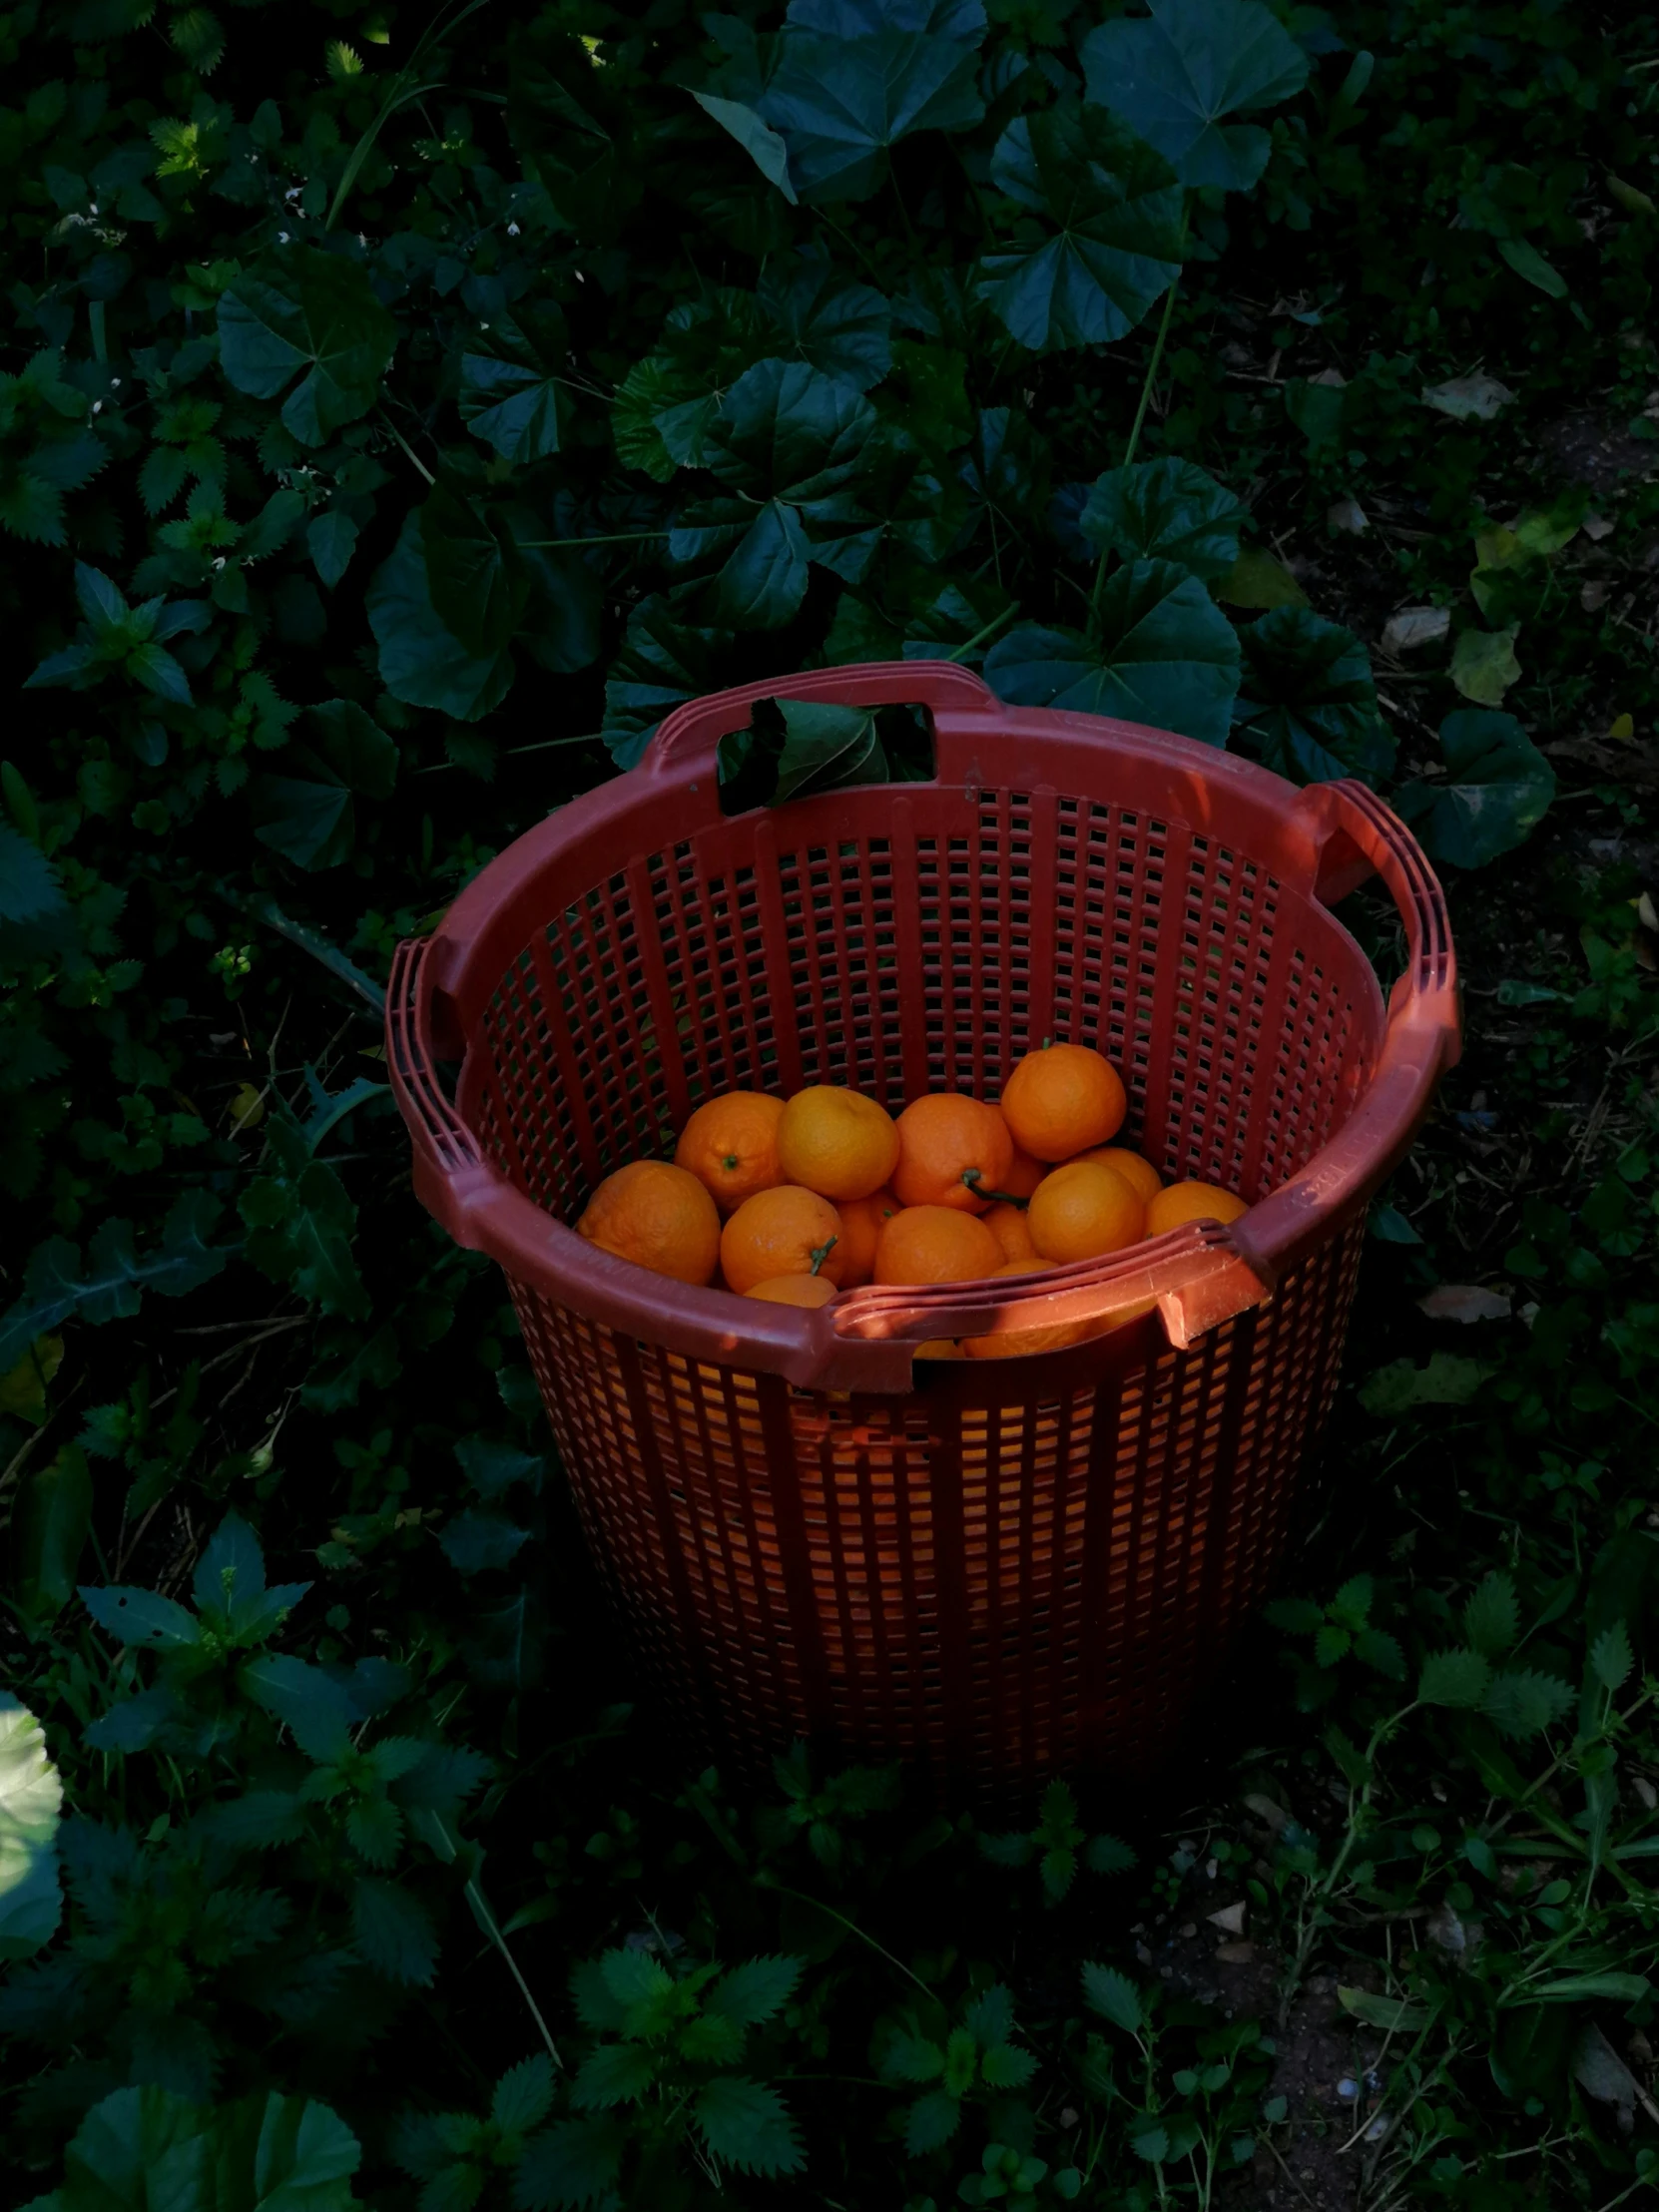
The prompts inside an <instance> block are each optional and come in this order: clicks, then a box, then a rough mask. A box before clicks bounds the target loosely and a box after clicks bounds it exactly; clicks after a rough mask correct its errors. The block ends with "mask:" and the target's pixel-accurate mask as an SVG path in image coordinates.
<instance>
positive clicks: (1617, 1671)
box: [1590, 1621, 1636, 1691]
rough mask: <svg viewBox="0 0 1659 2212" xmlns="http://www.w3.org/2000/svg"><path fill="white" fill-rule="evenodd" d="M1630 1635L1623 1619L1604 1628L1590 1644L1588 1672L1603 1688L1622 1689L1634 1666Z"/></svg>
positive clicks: (1610, 1689)
mask: <svg viewBox="0 0 1659 2212" xmlns="http://www.w3.org/2000/svg"><path fill="white" fill-rule="evenodd" d="M1635 1664H1636V1660H1635V1655H1634V1653H1633V1652H1632V1651H1631V1649H1630V1637H1629V1634H1628V1632H1627V1630H1626V1628H1625V1625H1624V1623H1623V1621H1615V1622H1614V1623H1613V1625H1612V1627H1611V1628H1605V1629H1603V1630H1602V1632H1601V1634H1600V1635H1599V1636H1598V1637H1597V1638H1596V1640H1595V1642H1594V1643H1593V1644H1592V1645H1591V1646H1590V1672H1591V1673H1592V1674H1593V1675H1594V1676H1595V1678H1596V1680H1597V1681H1598V1682H1599V1683H1600V1684H1601V1686H1602V1688H1603V1689H1604V1690H1609V1691H1616V1690H1622V1689H1623V1688H1624V1685H1625V1684H1626V1682H1628V1681H1629V1679H1630V1671H1631V1669H1632V1668H1633V1667H1634V1666H1635Z"/></svg>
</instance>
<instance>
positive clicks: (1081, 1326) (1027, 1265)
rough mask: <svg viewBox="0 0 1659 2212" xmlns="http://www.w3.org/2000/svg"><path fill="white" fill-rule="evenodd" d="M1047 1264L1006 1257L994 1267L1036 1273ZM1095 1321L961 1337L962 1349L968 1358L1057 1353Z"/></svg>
mask: <svg viewBox="0 0 1659 2212" xmlns="http://www.w3.org/2000/svg"><path fill="white" fill-rule="evenodd" d="M1047 1265H1048V1263H1047V1262H1046V1261H1043V1260H1010V1261H1009V1262H1008V1263H1007V1264H1006V1266H1004V1267H1000V1268H998V1269H997V1271H996V1272H997V1274H998V1275H1037V1274H1041V1273H1042V1272H1043V1271H1044V1269H1045V1268H1046V1266H1047ZM1095 1327H1096V1324H1095V1323H1093V1322H1089V1321H1067V1322H1050V1323H1049V1324H1048V1325H1047V1326H1046V1327H1045V1328H1042V1329H1012V1330H1009V1331H1008V1332H1007V1333H1006V1334H1005V1335H1003V1336H1000V1337H964V1338H963V1339H962V1350H963V1351H964V1352H965V1353H966V1354H967V1356H968V1358H969V1359H970V1360H1023V1359H1024V1358H1025V1357H1026V1355H1027V1354H1028V1353H1033V1352H1059V1351H1061V1350H1063V1349H1064V1347H1065V1346H1067V1345H1078V1344H1081V1343H1082V1342H1083V1339H1084V1338H1085V1337H1087V1336H1091V1335H1092V1334H1093V1333H1094V1330H1095Z"/></svg>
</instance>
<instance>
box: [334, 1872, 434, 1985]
mask: <svg viewBox="0 0 1659 2212" xmlns="http://www.w3.org/2000/svg"><path fill="white" fill-rule="evenodd" d="M351 1931H352V1934H353V1936H355V1938H356V1943H357V1948H358V1949H359V1950H360V1951H361V1952H362V1954H363V1956H364V1958H366V1959H367V1961H368V1963H369V1964H370V1965H371V1966H372V1967H373V1968H374V1970H375V1971H376V1973H382V1974H384V1975H385V1977H386V1979H387V1980H388V1981H399V1982H405V1983H412V1984H414V1985H415V1986H416V1987H419V1988H424V1987H426V1986H427V1984H428V1983H429V1982H430V1981H431V1979H432V1974H433V1971H434V1969H435V1967H436V1965H437V1958H438V1938H437V1935H436V1932H435V1931H434V1929H433V1927H432V1922H431V1917H430V1916H429V1914H428V1913H427V1911H426V1908H425V1907H424V1906H423V1905H422V1904H421V1903H420V1901H419V1899H418V1898H416V1897H415V1896H414V1895H413V1894H412V1893H411V1892H410V1891H408V1890H406V1889H404V1888H403V1887H402V1885H401V1884H400V1883H396V1882H386V1881H382V1880H381V1878H380V1877H379V1876H378V1875H359V1876H358V1878H357V1881H356V1883H355V1885H354V1886H353V1888H352V1892H351Z"/></svg>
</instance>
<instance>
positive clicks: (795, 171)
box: [754, 6, 985, 202]
mask: <svg viewBox="0 0 1659 2212" xmlns="http://www.w3.org/2000/svg"><path fill="white" fill-rule="evenodd" d="M975 13H977V26H976V27H973V26H972V18H973V16H974V14H975ZM906 17H909V18H910V19H911V20H910V21H909V22H906V20H905V18H906ZM938 18H944V19H946V20H950V19H954V21H955V23H956V24H957V25H959V26H961V27H962V30H963V32H964V34H965V35H962V36H957V35H953V33H952V32H951V31H949V30H943V29H934V28H931V27H930V19H938ZM866 22H867V27H866V23H861V24H859V26H858V28H857V29H856V30H855V31H853V30H849V29H847V28H844V27H843V28H839V29H836V30H834V31H826V32H821V31H820V30H818V29H816V28H813V27H810V23H809V22H808V21H805V20H804V19H803V14H802V11H801V10H800V9H799V8H792V10H791V11H790V22H789V26H788V28H787V29H786V30H785V32H784V34H783V36H782V38H781V40H780V42H779V50H778V62H777V67H776V68H775V70H774V71H773V74H772V78H771V81H770V83H769V84H768V85H767V86H766V88H765V90H764V91H763V92H762V93H761V94H760V96H759V98H758V99H757V100H756V101H755V103H754V105H755V107H756V109H757V111H758V112H759V114H760V116H761V119H762V121H763V122H765V123H766V124H768V125H769V126H770V127H771V129H773V130H774V131H776V132H778V133H779V135H780V136H781V137H782V138H783V140H784V143H785V145H786V146H787V147H788V149H789V173H790V176H791V178H792V179H793V180H794V183H795V188H796V191H797V192H798V193H799V194H800V196H801V198H802V199H803V200H806V201H809V202H814V201H834V200H867V199H868V198H869V197H870V195H871V194H872V193H873V192H876V191H878V190H879V188H880V187H881V185H882V184H883V183H884V182H885V180H886V175H887V149H888V148H889V147H890V146H894V145H896V144H897V143H898V141H899V140H900V139H905V138H908V137H910V136H911V135H912V134H913V133H914V132H916V131H968V130H971V129H972V128H973V126H974V125H975V124H976V123H977V122H979V120H980V118H981V117H982V116H983V115H984V112H985V105H984V102H983V101H982V100H981V99H980V97H979V91H978V84H977V78H978V59H977V56H976V54H975V51H974V49H975V47H976V46H977V45H978V43H979V41H980V39H981V38H983V36H984V28H985V19H984V14H983V12H982V11H974V10H970V9H964V8H961V7H959V6H944V7H935V8H933V9H930V10H926V11H920V10H917V9H915V8H901V9H896V10H892V11H887V10H883V11H882V12H881V13H880V14H879V15H876V14H873V12H872V13H871V15H870V16H869V17H868V18H867V19H866Z"/></svg>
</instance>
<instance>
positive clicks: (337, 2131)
mask: <svg viewBox="0 0 1659 2212" xmlns="http://www.w3.org/2000/svg"><path fill="white" fill-rule="evenodd" d="M249 2101H250V2104H251V2105H252V2106H253V2107H254V2108H255V2109H258V2100H257V2099H250V2100H249ZM245 2109H246V2107H245ZM361 2157H362V2152H361V2150H360V2149H359V2147H358V2144H357V2138H356V2137H355V2136H354V2135H353V2134H352V2132H351V2130H350V2129H349V2128H348V2127H347V2126H346V2124H345V2122H344V2121H343V2120H342V2119H341V2118H340V2117H339V2115H338V2114H337V2113H336V2112H332V2111H330V2110H329V2108H328V2106H327V2105H325V2104H316V2103H312V2102H310V2101H308V2100H303V2099H301V2098H299V2097H283V2096H277V2094H275V2093H273V2094H271V2095H269V2096H268V2097H267V2098H266V2100H265V2110H264V2112H263V2113H261V2114H260V2131H259V2139H258V2141H257V2143H256V2145H255V2150H254V2173H253V2182H254V2189H253V2199H254V2203H255V2205H256V2207H257V2212H322V2208H323V2207H324V2206H334V2205H344V2204H348V2203H350V2202H351V2201H352V2193H351V2190H350V2188H349V2186H345V2187H341V2186H340V2185H341V2184H348V2183H349V2180H350V2176H351V2175H352V2174H354V2173H355V2172H356V2170H357V2167H358V2164H359V2163H360V2161H361ZM222 2170H223V2169H222Z"/></svg>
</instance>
